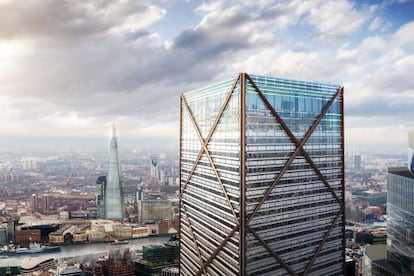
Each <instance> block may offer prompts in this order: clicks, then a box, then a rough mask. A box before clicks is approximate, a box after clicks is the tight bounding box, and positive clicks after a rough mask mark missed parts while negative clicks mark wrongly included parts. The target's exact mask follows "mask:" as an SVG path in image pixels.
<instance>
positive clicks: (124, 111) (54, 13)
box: [0, 0, 414, 150]
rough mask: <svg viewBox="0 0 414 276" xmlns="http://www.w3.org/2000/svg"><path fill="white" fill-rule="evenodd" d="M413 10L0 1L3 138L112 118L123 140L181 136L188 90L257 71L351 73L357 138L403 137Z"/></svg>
mask: <svg viewBox="0 0 414 276" xmlns="http://www.w3.org/2000/svg"><path fill="white" fill-rule="evenodd" d="M413 10H414V3H413V1H404V0H384V1H371V0H365V1H347V0H335V1H328V0H311V1H301V0H292V1H274V0H255V1H251V0H234V1H231V0H228V1H220V0H217V1H195V0H159V1H157V0H154V1H141V0H137V1H128V0H120V1H115V0H96V1H71V0H67V1H60V0H25V1H14V0H0V120H1V124H0V133H1V137H0V148H2V149H4V148H6V149H7V148H13V145H16V144H15V143H17V141H25V142H24V143H25V145H26V147H27V146H28V144H29V143H28V141H37V142H38V143H41V141H45V143H47V144H48V145H51V144H52V145H53V143H57V141H59V140H62V139H66V141H69V143H71V142H70V141H79V140H80V139H85V140H89V141H92V140H93V139H96V140H97V139H101V140H102V141H104V142H105V143H106V142H107V136H108V132H109V129H110V125H111V122H112V121H116V122H117V124H118V128H119V136H120V140H122V139H124V140H125V141H126V140H128V141H136V145H140V143H141V142H140V141H146V142H142V143H143V144H142V145H141V146H142V147H145V145H146V144H144V143H148V141H165V142H166V143H163V145H175V146H177V144H178V140H177V138H178V120H179V116H178V109H179V95H180V93H182V92H185V91H188V90H191V89H194V88H197V87H199V86H203V85H205V84H208V83H210V82H213V81H217V80H221V79H224V78H228V77H233V76H235V75H236V74H237V73H238V72H248V73H252V74H259V75H269V76H277V77H284V78H293V79H299V80H311V81H320V82H328V83H334V84H342V85H344V86H345V93H346V94H345V97H346V100H345V108H346V110H345V111H346V116H347V117H346V122H345V126H346V143H347V148H348V149H352V148H355V149H357V150H363V149H364V147H367V146H370V147H378V148H390V147H394V148H401V149H403V148H405V147H406V141H407V134H406V133H407V131H408V130H410V129H414V89H413V87H414V76H413V72H414V51H413V50H414V13H413V12H412V11H413ZM46 141H47V142H46ZM20 145H21V144H20Z"/></svg>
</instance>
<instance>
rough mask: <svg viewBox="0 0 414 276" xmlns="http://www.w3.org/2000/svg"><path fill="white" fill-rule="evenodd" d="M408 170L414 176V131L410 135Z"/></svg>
mask: <svg viewBox="0 0 414 276" xmlns="http://www.w3.org/2000/svg"><path fill="white" fill-rule="evenodd" d="M408 170H409V171H410V172H411V174H412V175H414V131H411V132H409V133H408Z"/></svg>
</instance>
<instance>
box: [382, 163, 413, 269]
mask: <svg viewBox="0 0 414 276" xmlns="http://www.w3.org/2000/svg"><path fill="white" fill-rule="evenodd" d="M387 189H388V194H387V251H388V260H389V261H390V263H391V264H392V265H393V266H394V268H395V269H397V270H398V271H401V275H414V176H413V175H412V174H411V173H410V171H408V170H407V168H389V169H388V182H387Z"/></svg>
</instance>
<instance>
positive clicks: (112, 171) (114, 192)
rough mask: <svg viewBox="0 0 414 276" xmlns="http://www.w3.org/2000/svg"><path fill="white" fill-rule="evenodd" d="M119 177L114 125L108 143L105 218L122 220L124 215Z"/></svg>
mask: <svg viewBox="0 0 414 276" xmlns="http://www.w3.org/2000/svg"><path fill="white" fill-rule="evenodd" d="M123 203H124V202H123V199H122V187H121V177H120V174H119V160H118V143H117V139H116V131H115V126H113V129H112V138H111V142H110V145H109V162H108V176H107V178H106V186H105V218H107V219H113V220H122V219H123V215H124V211H123V210H124V208H123Z"/></svg>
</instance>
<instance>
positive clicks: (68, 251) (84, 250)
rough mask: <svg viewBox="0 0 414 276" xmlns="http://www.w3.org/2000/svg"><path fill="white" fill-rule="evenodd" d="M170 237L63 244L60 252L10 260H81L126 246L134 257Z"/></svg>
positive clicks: (11, 259) (19, 261) (23, 256)
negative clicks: (119, 242)
mask: <svg viewBox="0 0 414 276" xmlns="http://www.w3.org/2000/svg"><path fill="white" fill-rule="evenodd" d="M169 239H170V237H169V236H157V237H147V238H140V239H133V240H129V243H128V244H117V245H112V244H111V243H110V242H103V243H85V244H70V245H63V246H61V251H60V252H49V253H40V254H31V255H21V256H13V257H10V258H9V259H8V260H9V261H12V262H13V263H17V264H18V263H21V261H22V260H23V259H26V258H36V257H50V258H56V259H70V258H72V259H75V260H78V261H81V260H82V259H84V258H85V257H86V256H94V257H95V258H96V257H100V256H108V253H109V251H113V250H117V249H119V250H120V251H121V252H122V251H123V250H124V249H126V248H129V249H130V251H131V253H132V257H134V255H135V253H134V252H136V250H137V249H142V247H143V246H144V245H163V244H164V243H165V242H166V241H168V240H169Z"/></svg>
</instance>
